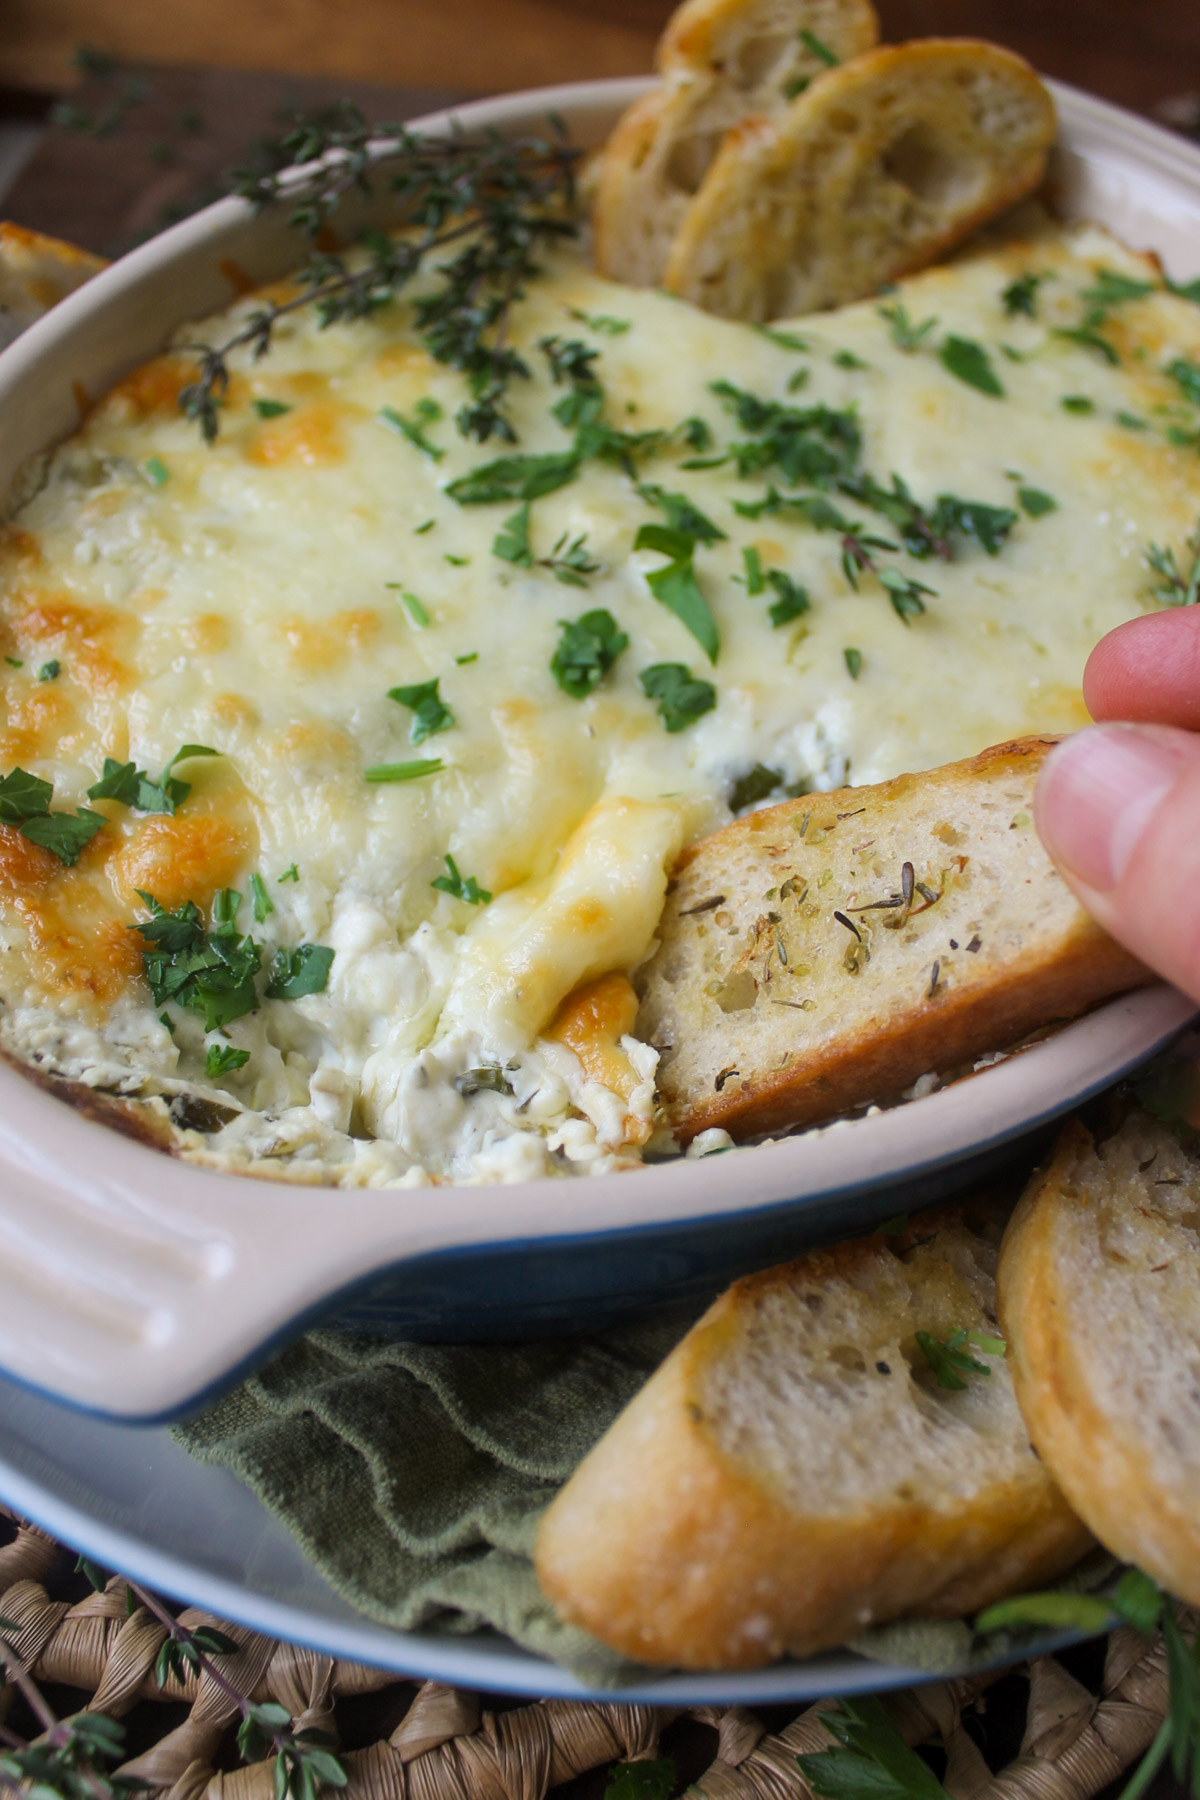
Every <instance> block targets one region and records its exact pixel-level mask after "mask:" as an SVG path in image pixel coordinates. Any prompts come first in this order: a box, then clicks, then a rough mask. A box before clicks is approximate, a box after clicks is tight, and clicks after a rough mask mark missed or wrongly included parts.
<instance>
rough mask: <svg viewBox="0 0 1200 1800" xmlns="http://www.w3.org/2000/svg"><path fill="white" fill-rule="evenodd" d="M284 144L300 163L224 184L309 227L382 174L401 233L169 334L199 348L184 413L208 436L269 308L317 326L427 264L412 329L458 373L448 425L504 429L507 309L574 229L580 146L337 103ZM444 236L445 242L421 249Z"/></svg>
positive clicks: (521, 365) (265, 338) (480, 432)
mask: <svg viewBox="0 0 1200 1800" xmlns="http://www.w3.org/2000/svg"><path fill="white" fill-rule="evenodd" d="M282 149H283V151H284V152H285V154H287V155H288V157H289V158H290V160H291V161H292V162H293V163H295V164H298V165H299V164H303V165H306V167H305V170H304V172H303V173H302V174H301V175H299V176H297V175H295V174H294V173H293V174H289V173H288V172H287V171H286V170H284V171H279V170H269V171H267V172H266V173H262V172H259V171H245V172H243V173H242V174H241V175H240V176H236V177H235V179H234V191H235V192H237V193H239V194H241V195H242V197H243V198H245V199H248V200H250V201H251V202H252V203H253V204H254V205H255V206H259V207H262V206H268V205H275V204H278V203H280V202H282V201H290V202H291V203H292V214H291V223H292V224H293V225H294V226H295V227H296V228H297V229H298V230H300V231H302V232H304V233H305V234H307V236H308V237H309V238H313V239H315V238H317V237H318V236H319V235H320V234H321V233H323V232H325V231H326V230H327V229H328V228H329V225H330V221H331V219H332V217H333V216H334V215H335V213H336V212H337V210H338V208H339V206H340V205H341V204H342V202H343V201H344V200H345V199H346V197H347V196H349V195H351V194H353V193H356V192H357V193H370V192H372V191H373V188H374V186H375V184H376V183H377V182H379V181H384V182H386V185H387V186H388V187H389V188H390V190H391V192H392V193H393V195H394V196H395V200H396V205H397V210H398V213H399V216H400V218H401V220H402V222H403V223H404V225H405V226H406V227H408V228H409V229H408V232H407V234H406V235H404V236H401V237H397V238H393V237H392V236H391V235H390V234H388V233H387V232H383V231H368V232H366V233H364V234H363V238H362V244H363V247H364V249H365V252H366V257H365V261H363V262H362V263H361V264H360V265H356V266H351V264H350V263H348V262H347V261H346V259H345V258H344V257H343V256H341V255H339V254H333V253H331V252H328V251H322V250H315V251H314V254H313V255H312V256H311V257H310V259H309V262H308V263H307V265H306V266H305V268H304V269H302V270H301V272H300V275H299V277H298V279H299V281H300V284H301V288H302V292H301V293H299V294H297V295H295V296H294V297H293V298H291V299H289V300H281V301H271V302H269V303H268V304H266V305H265V306H260V307H256V308H255V310H254V311H253V312H251V313H250V315H249V317H248V318H247V319H246V320H245V322H244V323H243V324H242V325H241V326H240V327H239V328H238V329H237V330H236V331H235V332H233V333H232V335H231V336H230V337H228V338H226V339H225V341H224V342H222V343H220V344H207V343H190V344H185V345H183V346H181V348H182V349H184V350H187V351H190V352H192V353H193V354H194V355H195V356H196V357H197V359H198V368H197V373H196V378H195V380H194V381H192V382H190V383H189V384H188V385H187V386H186V387H185V388H184V389H183V392H182V393H181V394H180V397H179V401H180V406H181V408H182V409H183V411H184V413H185V414H186V416H187V417H188V418H189V419H193V420H195V421H196V423H197V424H198V425H199V426H200V428H201V430H202V432H203V433H204V437H205V439H206V440H207V442H209V443H212V442H213V441H214V440H215V438H216V437H217V434H218V432H219V429H220V421H219V412H220V407H221V404H222V402H223V400H224V398H225V395H226V393H227V391H228V388H229V378H230V370H229V358H230V356H231V355H232V354H233V352H234V351H236V350H239V349H245V350H248V351H249V352H250V354H251V356H252V357H253V358H254V359H255V360H258V359H259V358H261V357H263V356H265V355H266V353H267V351H268V350H269V349H270V348H271V345H272V343H273V342H274V337H275V331H276V328H277V326H278V324H279V322H280V320H281V319H284V318H286V317H288V316H289V315H290V314H292V313H296V312H299V311H302V310H304V309H309V308H311V309H312V310H313V311H314V312H315V313H316V316H317V318H318V319H319V321H320V324H321V326H322V327H325V326H328V325H332V324H334V323H336V322H338V321H341V320H349V319H363V318H368V317H369V316H370V315H371V314H372V313H373V312H375V311H376V310H377V309H378V308H379V307H381V306H383V305H385V304H386V303H387V302H389V301H391V300H394V299H395V298H396V297H397V296H398V295H399V294H400V293H401V292H402V290H403V289H405V288H406V287H408V286H409V285H410V283H411V282H412V281H413V280H414V279H415V278H416V276H417V275H418V274H420V273H421V272H422V271H423V270H426V271H431V272H432V276H433V285H432V286H431V287H430V288H428V289H427V290H426V291H425V292H424V293H422V294H421V295H419V296H418V298H417V300H416V303H415V308H414V310H415V314H416V322H417V328H418V330H419V331H420V333H421V336H422V338H423V340H424V343H425V347H426V349H427V350H428V351H429V353H430V355H432V356H433V357H435V358H436V359H437V361H438V362H442V363H446V364H447V365H448V366H449V367H451V368H453V369H458V370H460V371H461V372H462V373H463V374H464V375H465V376H466V377H467V383H468V387H469V389H470V396H471V397H470V400H469V402H468V403H467V404H465V405H464V406H463V407H462V408H461V409H460V411H459V413H458V418H457V423H458V428H459V430H460V431H461V432H462V434H463V435H464V436H465V437H472V438H475V439H477V440H478V441H479V442H480V443H483V442H486V440H487V439H488V438H491V437H497V438H503V439H507V440H508V441H510V442H512V441H514V440H515V436H516V433H515V432H514V430H513V426H512V423H511V420H510V418H509V416H508V410H507V395H508V389H509V385H510V383H511V382H512V381H513V380H515V379H518V378H522V377H527V376H528V374H529V370H528V367H527V366H526V364H525V362H524V360H523V359H522V357H521V356H520V355H519V354H518V353H517V352H516V351H515V350H514V349H513V348H512V347H511V345H510V344H509V343H508V342H507V335H508V325H509V315H510V312H511V309H512V306H513V303H514V302H515V301H516V300H518V299H519V298H520V297H521V295H522V293H523V292H524V289H525V286H526V284H527V282H528V281H529V280H530V279H531V278H532V277H533V276H534V275H535V274H536V273H537V256H538V254H539V252H540V251H541V250H542V249H543V248H544V247H545V246H547V245H548V244H551V243H553V242H555V241H557V240H559V239H562V238H564V237H569V236H572V235H574V232H575V229H576V227H575V221H574V216H573V215H574V205H575V166H576V162H577V160H578V156H579V152H578V150H576V149H574V148H573V147H572V146H571V145H570V144H568V143H567V142H566V140H565V136H564V135H563V134H562V133H561V131H560V130H559V129H558V128H557V127H555V128H554V129H553V130H552V131H551V133H550V134H549V135H546V136H530V137H524V138H515V139H509V140H506V139H503V138H501V137H499V136H498V135H490V136H488V137H485V138H482V139H475V138H467V137H464V136H462V135H460V134H453V133H452V134H451V135H450V136H448V137H444V138H435V137H421V136H418V135H417V134H416V133H414V132H411V131H409V130H408V129H407V128H406V127H405V126H403V125H381V126H369V125H368V124H367V122H366V120H365V119H364V117H363V115H362V114H361V113H360V112H359V111H358V109H357V108H356V107H353V106H350V105H348V104H347V105H343V106H342V107H340V108H338V109H337V110H336V111H335V112H334V114H333V116H332V117H331V118H330V117H325V118H321V119H318V120H315V121H314V120H307V121H305V120H301V121H300V122H298V124H297V126H296V128H295V130H294V131H293V132H292V133H291V134H290V135H289V136H288V137H286V138H285V139H284V140H283V145H282ZM451 246H455V247H456V249H457V254H455V255H454V256H452V257H451V258H450V259H449V260H446V261H441V260H438V261H436V262H432V261H431V259H432V258H433V257H434V253H436V252H438V251H441V250H445V249H448V248H450V247H451Z"/></svg>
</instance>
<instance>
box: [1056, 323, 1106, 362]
mask: <svg viewBox="0 0 1200 1800" xmlns="http://www.w3.org/2000/svg"><path fill="white" fill-rule="evenodd" d="M1050 335H1051V337H1056V338H1062V339H1063V340H1064V341H1065V342H1066V343H1068V344H1078V345H1079V348H1080V349H1081V350H1093V351H1095V353H1096V355H1097V356H1102V357H1103V358H1104V360H1105V362H1108V363H1112V365H1113V366H1114V368H1115V367H1116V366H1117V365H1118V364H1119V363H1120V361H1121V353H1120V351H1119V350H1118V349H1117V347H1116V345H1115V344H1110V343H1109V341H1108V339H1107V338H1106V337H1103V336H1102V335H1101V333H1100V332H1098V331H1097V330H1096V329H1095V327H1094V326H1091V325H1069V326H1068V325H1056V326H1055V327H1054V330H1053V331H1052V332H1051V333H1050Z"/></svg>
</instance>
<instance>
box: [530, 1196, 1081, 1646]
mask: <svg viewBox="0 0 1200 1800" xmlns="http://www.w3.org/2000/svg"><path fill="white" fill-rule="evenodd" d="M1007 1211H1008V1205H1007V1204H1002V1203H998V1202H981V1203H978V1204H976V1205H974V1206H968V1207H964V1208H945V1209H942V1210H940V1211H936V1212H933V1213H925V1214H922V1215H921V1217H920V1218H919V1219H918V1220H916V1221H914V1223H913V1225H912V1226H911V1227H910V1228H909V1229H908V1230H907V1231H905V1233H904V1234H903V1235H901V1236H895V1237H883V1236H876V1237H869V1238H860V1239H856V1240H854V1241H852V1242H850V1243H845V1244H840V1245H838V1246H837V1247H836V1248H834V1249H830V1250H814V1251H812V1252H810V1253H809V1254H808V1255H807V1256H803V1257H801V1258H800V1259H799V1260H798V1261H796V1262H792V1263H788V1264H786V1265H785V1266H784V1267H782V1268H778V1269H771V1270H768V1271H767V1272H766V1273H765V1274H762V1275H753V1276H750V1277H748V1278H747V1279H746V1280H743V1281H739V1282H736V1283H735V1284H734V1286H733V1287H731V1288H730V1289H729V1290H728V1292H727V1293H726V1294H724V1295H723V1296H722V1297H721V1299H719V1300H718V1301H717V1302H716V1304H715V1305H714V1306H713V1307H712V1308H711V1309H710V1310H709V1311H708V1313H706V1314H705V1316H704V1318H703V1319H701V1320H700V1322H699V1324H697V1325H696V1326H695V1327H694V1328H693V1329H692V1330H691V1331H690V1332H689V1333H688V1335H687V1337H686V1338H684V1340H683V1342H682V1343H681V1344H679V1345H678V1346H677V1348H676V1349H675V1350H674V1351H673V1352H672V1354H671V1355H670V1356H669V1357H668V1358H667V1360H666V1362H665V1363H664V1364H663V1365H662V1366H661V1368H659V1369H658V1370H657V1371H656V1373H655V1374H654V1375H653V1376H652V1377H651V1379H650V1381H649V1382H648V1383H647V1385H646V1387H645V1388H643V1390H642V1391H641V1393H640V1394H639V1395H638V1396H637V1397H636V1399H635V1400H634V1401H633V1402H632V1403H631V1404H630V1405H629V1406H628V1407H627V1408H626V1410H625V1412H624V1413H623V1414H622V1415H621V1417H620V1418H619V1419H618V1420H617V1422H616V1424H615V1425H614V1426H613V1427H612V1428H611V1430H610V1431H609V1432H608V1433H607V1435H606V1436H605V1437H604V1438H602V1439H601V1441H600V1443H599V1444H598V1445H597V1446H596V1448H595V1449H594V1450H593V1451H592V1452H591V1454H590V1455H589V1456H588V1457H587V1458H586V1460H585V1461H584V1462H583V1463H582V1464H581V1466H580V1467H579V1469H578V1470H577V1471H576V1472H575V1474H574V1475H573V1476H572V1478H571V1480H570V1481H569V1482H568V1483H567V1486H566V1487H565V1488H564V1489H563V1491H562V1493H561V1494H560V1495H559V1496H558V1497H557V1499H556V1500H555V1501H554V1502H553V1504H552V1505H551V1507H550V1508H549V1510H548V1511H547V1513H546V1514H545V1516H544V1518H543V1521H542V1524H541V1529H540V1531H539V1534H538V1540H537V1547H536V1552H535V1565H536V1568H537V1573H538V1578H539V1580H540V1582H541V1584H542V1587H543V1589H544V1590H545V1592H546V1593H547V1595H548V1596H549V1598H550V1599H551V1600H552V1601H553V1603H554V1604H555V1606H556V1607H557V1608H558V1610H559V1611H560V1613H561V1614H562V1615H563V1616H564V1617H565V1618H567V1619H569V1620H570V1621H572V1622H573V1623H575V1624H577V1625H580V1626H582V1627H583V1628H584V1629H585V1630H587V1631H589V1632H591V1633H592V1634H593V1636H595V1637H598V1638H599V1639H600V1640H601V1641H602V1642H604V1643H606V1644H609V1645H611V1646H612V1647H613V1648H614V1649H617V1650H619V1651H621V1652H622V1653H623V1654H625V1655H627V1656H630V1657H634V1658H636V1659H638V1660H639V1661H642V1662H647V1663H654V1664H670V1665H675V1666H679V1667H683V1668H694V1669H702V1668H725V1669H734V1668H750V1667H755V1666H758V1665H760V1664H763V1663H767V1662H770V1661H772V1660H773V1659H774V1658H776V1657H778V1656H780V1655H782V1654H783V1653H784V1652H786V1651H790V1652H791V1653H792V1654H793V1655H796V1656H806V1655H810V1654H813V1653H815V1652H816V1651H818V1650H821V1649H825V1648H828V1647H829V1646H832V1645H835V1644H841V1643H845V1642H846V1641H847V1640H848V1639H851V1638H853V1637H854V1636H855V1635H856V1634H857V1633H858V1632H860V1631H862V1630H863V1629H864V1628H865V1627H867V1626H868V1625H871V1624H872V1623H876V1622H880V1621H884V1620H889V1619H895V1618H898V1617H901V1616H903V1615H906V1614H908V1615H911V1614H917V1615H920V1616H923V1617H957V1616H959V1615H960V1614H962V1613H965V1612H970V1611H973V1610H974V1609H975V1608H977V1607H980V1606H983V1605H985V1604H986V1603H987V1602H989V1601H990V1600H992V1599H993V1598H996V1597H998V1596H1000V1595H1002V1594H1007V1593H1010V1592H1013V1591H1015V1590H1018V1589H1020V1588H1022V1587H1034V1586H1037V1585H1038V1584H1040V1583H1043V1582H1046V1581H1049V1580H1052V1579H1053V1578H1054V1577H1055V1576H1056V1575H1058V1574H1059V1573H1061V1572H1062V1571H1063V1570H1064V1569H1066V1568H1067V1567H1069V1566H1070V1565H1071V1564H1072V1563H1073V1562H1075V1561H1076V1560H1077V1559H1078V1558H1079V1556H1081V1555H1082V1554H1083V1552H1084V1551H1085V1550H1086V1549H1087V1548H1088V1545H1089V1544H1090V1542H1091V1540H1090V1537H1089V1535H1088V1532H1087V1530H1086V1529H1085V1527H1084V1526H1083V1525H1082V1524H1081V1523H1080V1522H1079V1520H1078V1519H1077V1518H1076V1516H1075V1515H1074V1513H1073V1512H1072V1511H1071V1509H1070V1508H1069V1506H1068V1505H1067V1503H1066V1501H1065V1500H1064V1499H1063V1497H1062V1495H1061V1494H1060V1493H1059V1491H1058V1489H1057V1488H1056V1487H1055V1485H1054V1483H1053V1481H1052V1480H1051V1478H1050V1476H1049V1475H1048V1473H1047V1471H1046V1468H1045V1466H1044V1465H1043V1464H1042V1463H1041V1462H1040V1461H1039V1460H1038V1458H1037V1456H1036V1454H1035V1453H1034V1451H1033V1449H1032V1448H1031V1446H1030V1443H1029V1437H1028V1434H1027V1432H1026V1430H1025V1426H1024V1424H1023V1422H1022V1419H1021V1414H1020V1412H1019V1410H1018V1407H1017V1402H1016V1397H1015V1395H1014V1393H1013V1385H1012V1379H1011V1376H1010V1374H1009V1370H1008V1366H1007V1363H1006V1361H1005V1358H1004V1357H1003V1356H1002V1355H999V1354H995V1353H994V1350H995V1343H996V1340H995V1338H994V1337H993V1335H992V1334H994V1333H995V1332H996V1330H997V1326H996V1311H995V1292H994V1285H993V1271H994V1268H995V1259H996V1252H997V1246H998V1244H999V1240H1000V1233H1001V1230H1002V1227H1003V1224H1004V1220H1005V1217H1006V1215H1007ZM963 1331H967V1332H972V1333H974V1334H975V1335H976V1337H977V1338H982V1339H983V1340H984V1342H985V1343H986V1344H990V1345H992V1346H993V1349H992V1350H991V1351H989V1350H988V1349H986V1348H979V1347H977V1346H976V1345H974V1344H972V1345H971V1346H970V1356H971V1358H972V1359H973V1360H974V1361H975V1362H976V1363H977V1364H978V1365H979V1367H980V1368H981V1369H984V1370H986V1373H979V1372H974V1373H970V1374H969V1375H968V1376H967V1378H966V1379H965V1381H964V1382H963V1385H962V1386H961V1387H960V1388H957V1389H954V1388H945V1387H941V1386H939V1385H938V1380H937V1376H936V1374H935V1370H934V1367H933V1364H932V1363H931V1362H930V1361H929V1360H928V1359H927V1357H926V1356H925V1354H924V1352H923V1351H922V1350H921V1348H920V1346H919V1344H918V1341H917V1337H916V1334H917V1333H918V1332H928V1333H929V1334H930V1337H931V1338H933V1339H935V1340H937V1341H938V1342H941V1343H944V1342H945V1341H946V1339H947V1338H948V1337H950V1336H952V1334H954V1333H955V1332H963Z"/></svg>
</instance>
